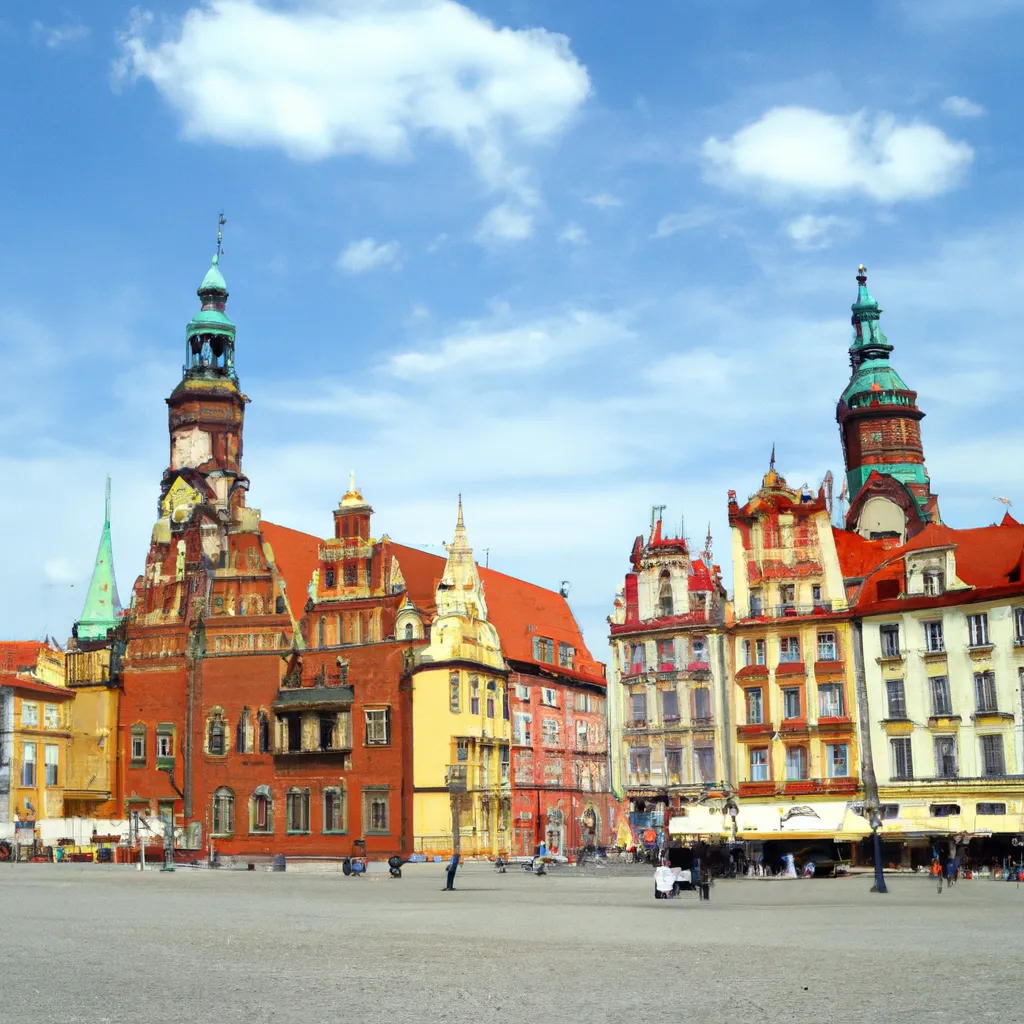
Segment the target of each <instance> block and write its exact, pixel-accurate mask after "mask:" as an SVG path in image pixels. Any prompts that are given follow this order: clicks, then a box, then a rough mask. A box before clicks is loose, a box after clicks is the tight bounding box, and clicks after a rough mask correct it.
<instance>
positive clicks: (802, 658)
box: [729, 460, 869, 854]
mask: <svg viewBox="0 0 1024 1024" xmlns="http://www.w3.org/2000/svg"><path fill="white" fill-rule="evenodd" d="M729 497H730V501H729V523H730V526H731V527H732V535H733V572H734V583H735V586H734V591H735V623H734V626H733V629H732V631H731V632H732V661H733V673H732V677H733V680H734V683H733V701H734V708H733V711H734V715H733V720H734V721H735V722H736V723H737V724H736V752H737V754H736V765H735V768H736V775H735V777H736V779H737V782H738V785H737V789H738V793H739V800H738V805H739V810H738V814H737V816H736V835H737V838H738V839H740V840H753V841H760V842H767V841H781V842H783V843H785V844H787V845H785V846H779V847H775V848H773V851H772V852H773V853H776V854H777V853H781V852H799V851H800V847H799V845H793V844H800V843H803V844H807V843H809V842H813V841H815V840H820V841H822V842H826V843H831V842H832V841H833V840H836V841H840V842H842V841H848V842H853V841H855V840H857V839H859V838H861V837H863V836H864V835H865V834H867V832H868V831H869V828H868V823H867V821H866V819H864V818H863V817H861V816H860V815H858V814H856V813H854V812H853V810H852V809H851V808H850V806H849V805H850V803H851V802H854V801H856V798H857V794H858V790H859V788H860V770H859V768H860V754H859V749H858V739H857V728H856V721H857V715H856V693H855V689H854V681H855V675H854V661H853V654H854V651H853V642H852V630H851V618H852V613H851V612H850V610H849V608H848V605H847V599H846V589H845V585H844V572H843V567H842V565H841V562H842V558H841V552H840V549H839V546H838V543H837V542H838V541H839V540H840V538H838V537H837V534H839V533H840V532H841V531H835V530H834V529H833V527H832V525H831V522H830V520H829V514H828V508H827V503H826V499H825V495H824V491H823V490H819V491H818V492H817V493H816V494H814V493H812V492H811V491H810V490H809V489H808V488H806V487H804V488H801V489H799V490H795V489H792V488H790V487H789V486H788V485H787V484H786V481H785V480H784V479H783V478H782V477H781V476H780V475H779V474H778V472H776V470H775V468H774V460H773V464H772V467H771V468H770V469H769V471H768V473H767V474H766V475H765V477H764V481H763V482H762V486H761V489H760V490H759V491H758V492H757V493H756V494H755V495H753V497H751V499H750V500H749V501H748V502H747V503H746V504H745V505H744V506H742V507H740V506H739V504H738V502H737V501H736V497H735V492H730V495H729ZM844 550H845V547H844ZM844 852H849V851H844Z"/></svg>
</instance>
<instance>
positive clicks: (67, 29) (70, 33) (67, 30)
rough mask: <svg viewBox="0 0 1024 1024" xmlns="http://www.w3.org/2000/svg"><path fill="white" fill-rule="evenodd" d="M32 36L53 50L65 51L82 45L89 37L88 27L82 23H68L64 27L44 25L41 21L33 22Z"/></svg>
mask: <svg viewBox="0 0 1024 1024" xmlns="http://www.w3.org/2000/svg"><path fill="white" fill-rule="evenodd" d="M32 34H33V35H34V36H35V37H36V38H37V39H41V40H42V41H43V45H44V46H46V47H48V48H49V49H51V50H63V49H64V47H66V46H73V45H74V44H75V43H80V42H81V41H82V40H83V39H85V38H86V37H87V36H88V35H89V29H88V27H87V26H85V25H83V24H81V23H80V22H68V23H66V24H64V25H44V24H43V23H42V22H41V21H33V22H32Z"/></svg>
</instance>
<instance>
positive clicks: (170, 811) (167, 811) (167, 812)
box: [156, 800, 174, 825]
mask: <svg viewBox="0 0 1024 1024" xmlns="http://www.w3.org/2000/svg"><path fill="white" fill-rule="evenodd" d="M156 816H157V817H158V818H159V819H160V820H161V821H162V822H163V823H164V824H165V825H173V824H174V801H173V800H157V802H156Z"/></svg>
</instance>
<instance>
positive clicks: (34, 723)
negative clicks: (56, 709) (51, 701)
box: [21, 700, 39, 729]
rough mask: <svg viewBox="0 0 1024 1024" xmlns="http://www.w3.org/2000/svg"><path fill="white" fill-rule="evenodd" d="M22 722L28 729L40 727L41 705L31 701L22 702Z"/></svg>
mask: <svg viewBox="0 0 1024 1024" xmlns="http://www.w3.org/2000/svg"><path fill="white" fill-rule="evenodd" d="M21 724H22V727H23V728H26V729H38V728H39V705H38V704H35V703H32V702H30V701H26V700H23V701H22V702H21Z"/></svg>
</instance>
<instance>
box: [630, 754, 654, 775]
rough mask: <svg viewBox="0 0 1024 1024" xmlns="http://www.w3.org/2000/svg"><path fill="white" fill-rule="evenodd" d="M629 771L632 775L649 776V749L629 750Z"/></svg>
mask: <svg viewBox="0 0 1024 1024" xmlns="http://www.w3.org/2000/svg"><path fill="white" fill-rule="evenodd" d="M629 770H630V772H631V773H632V774H633V775H650V774H651V748H650V747H630V748H629Z"/></svg>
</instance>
